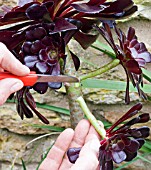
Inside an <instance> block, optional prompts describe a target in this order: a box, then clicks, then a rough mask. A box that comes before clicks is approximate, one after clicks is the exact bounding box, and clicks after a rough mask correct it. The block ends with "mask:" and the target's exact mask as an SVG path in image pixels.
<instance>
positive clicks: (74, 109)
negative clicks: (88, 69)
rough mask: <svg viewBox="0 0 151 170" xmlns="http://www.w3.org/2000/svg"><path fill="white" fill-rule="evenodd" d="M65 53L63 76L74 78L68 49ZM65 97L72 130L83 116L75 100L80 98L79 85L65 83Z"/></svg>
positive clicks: (74, 72) (74, 73)
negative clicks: (67, 102) (67, 101)
mask: <svg viewBox="0 0 151 170" xmlns="http://www.w3.org/2000/svg"><path fill="white" fill-rule="evenodd" d="M66 51H67V55H68V56H67V61H66V69H65V74H66V75H70V76H76V71H75V68H74V64H73V60H72V57H71V54H70V51H69V49H68V48H66ZM65 88H66V93H67V97H68V100H69V110H70V120H71V127H72V128H73V129H74V128H75V127H76V126H77V124H78V123H79V121H80V120H81V119H83V118H84V114H83V112H82V110H81V108H80V106H79V104H78V103H77V102H76V99H77V98H78V97H79V96H82V91H81V86H80V83H70V84H69V83H66V84H65Z"/></svg>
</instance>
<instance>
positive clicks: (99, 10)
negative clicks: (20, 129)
mask: <svg viewBox="0 0 151 170" xmlns="http://www.w3.org/2000/svg"><path fill="white" fill-rule="evenodd" d="M18 4H19V6H16V7H14V8H8V7H6V6H3V7H2V9H3V10H4V13H3V14H2V15H1V17H0V26H5V27H1V28H0V41H1V42H3V43H4V44H6V46H7V47H8V49H9V50H10V51H11V52H12V53H13V54H14V55H15V56H16V58H17V59H19V60H20V61H21V62H22V63H23V64H25V65H26V66H28V67H29V68H30V70H31V71H36V73H40V74H51V75H60V74H64V69H65V64H66V57H67V55H66V53H65V47H66V46H67V44H68V42H69V41H70V39H71V38H72V37H74V38H75V40H76V41H78V42H79V43H80V45H81V46H82V47H83V48H84V49H86V48H87V47H88V46H90V45H91V44H92V43H93V42H94V41H95V40H96V38H97V37H98V34H92V33H91V30H92V26H93V24H99V23H100V22H101V21H102V20H106V19H107V20H108V19H110V20H115V19H118V18H122V17H126V16H129V15H131V14H133V13H134V12H135V11H136V10H137V7H136V6H135V5H134V3H133V1H132V0H127V1H124V2H123V1H122V0H116V1H113V2H106V0H89V1H88V2H82V1H81V0H71V1H69V0H43V1H38V0H28V1H24V0H22V1H19V3H18ZM85 42H87V43H85ZM71 56H72V59H73V62H74V65H75V69H76V70H78V68H79V66H80V60H79V58H78V57H77V56H76V55H75V54H73V53H72V52H71ZM48 87H50V88H53V89H58V88H60V87H61V83H51V82H48V83H37V84H35V85H34V86H32V87H24V88H23V89H21V90H20V91H18V92H17V94H16V96H17V111H18V113H19V115H20V116H21V118H22V119H23V117H24V115H25V116H26V117H27V118H31V117H33V114H32V111H34V112H35V113H36V114H37V116H38V117H39V118H40V119H41V120H42V121H43V122H44V123H46V124H48V123H49V122H48V121H47V120H46V119H45V118H44V117H43V116H42V115H41V114H40V113H39V112H38V111H37V110H36V105H35V102H34V98H33V97H32V95H31V94H30V90H29V89H31V88H33V89H34V90H35V91H37V92H38V93H40V94H43V93H45V92H46V91H47V89H48ZM25 101H26V102H25Z"/></svg>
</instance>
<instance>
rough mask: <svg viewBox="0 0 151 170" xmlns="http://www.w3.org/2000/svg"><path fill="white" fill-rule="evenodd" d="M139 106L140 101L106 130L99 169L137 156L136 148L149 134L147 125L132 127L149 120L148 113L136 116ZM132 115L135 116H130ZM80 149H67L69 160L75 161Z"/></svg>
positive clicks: (111, 166)
mask: <svg viewBox="0 0 151 170" xmlns="http://www.w3.org/2000/svg"><path fill="white" fill-rule="evenodd" d="M141 108H142V104H141V103H138V104H136V105H134V106H133V107H132V108H131V109H130V110H129V111H128V112H127V113H125V114H124V115H123V116H122V117H121V118H120V119H119V120H118V121H117V122H116V123H115V124H113V125H112V126H111V127H110V128H109V129H107V130H106V137H105V139H103V140H101V141H100V148H99V158H98V159H99V164H100V170H112V169H113V162H114V163H117V164H119V163H121V162H123V161H131V160H132V159H133V158H135V157H136V156H137V152H138V150H139V149H140V148H141V147H142V146H143V145H144V143H145V138H147V137H148V136H149V134H150V129H149V128H148V127H147V126H142V127H138V128H136V127H132V126H133V125H135V124H139V123H146V122H148V121H149V120H150V117H149V114H148V113H142V114H139V115H138V116H136V115H137V114H138V112H139V111H140V110H141ZM133 116H135V117H134V118H132V117H133ZM130 118H132V119H130ZM129 119H130V120H129ZM124 122H126V123H124ZM80 150H81V148H70V149H69V150H68V152H67V155H68V158H69V160H70V162H72V163H75V162H76V160H77V159H78V157H79V153H80Z"/></svg>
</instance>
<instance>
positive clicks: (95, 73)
mask: <svg viewBox="0 0 151 170" xmlns="http://www.w3.org/2000/svg"><path fill="white" fill-rule="evenodd" d="M119 63H120V60H118V59H115V60H113V61H111V62H110V63H108V64H106V65H104V66H103V67H101V68H99V69H97V70H95V71H92V72H90V73H88V74H86V75H82V76H80V80H81V81H82V80H85V79H87V78H91V77H95V76H98V75H100V74H102V73H105V72H107V71H108V70H110V69H112V68H114V67H116V66H117V65H118V64H119Z"/></svg>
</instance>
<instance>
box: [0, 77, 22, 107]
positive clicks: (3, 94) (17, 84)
mask: <svg viewBox="0 0 151 170" xmlns="http://www.w3.org/2000/svg"><path fill="white" fill-rule="evenodd" d="M22 87H23V82H22V81H20V80H19V79H12V78H6V79H3V80H0V105H2V104H4V103H5V101H6V100H7V98H8V97H9V96H10V94H12V93H14V92H16V91H18V90H20V89H21V88H22Z"/></svg>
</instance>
